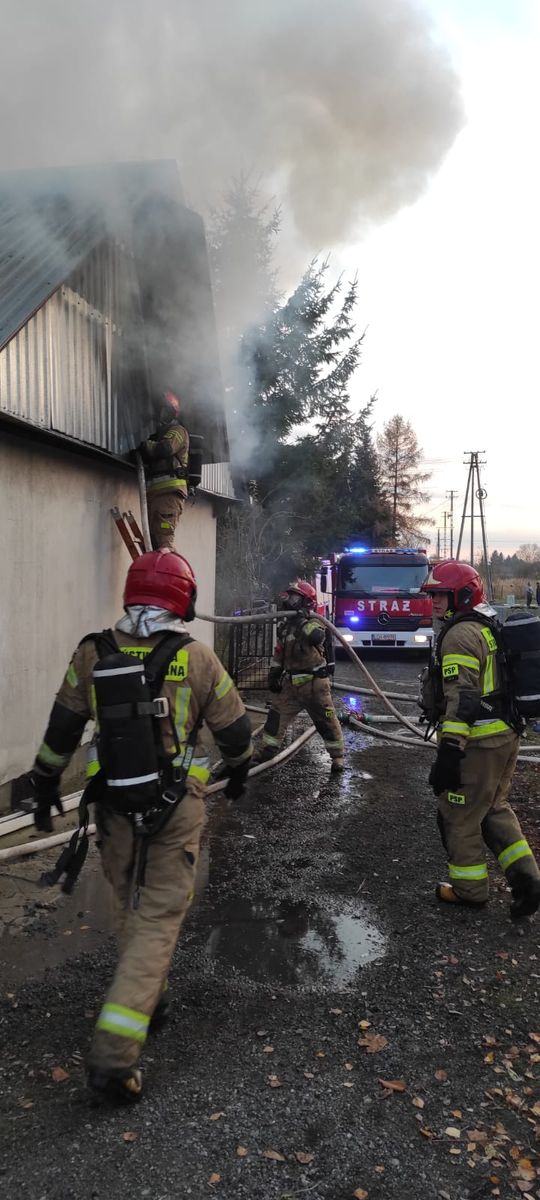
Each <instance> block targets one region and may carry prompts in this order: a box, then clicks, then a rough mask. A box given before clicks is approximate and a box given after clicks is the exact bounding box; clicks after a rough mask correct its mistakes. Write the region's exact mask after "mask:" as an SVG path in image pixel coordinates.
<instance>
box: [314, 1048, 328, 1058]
mask: <svg viewBox="0 0 540 1200" xmlns="http://www.w3.org/2000/svg"><path fill="white" fill-rule="evenodd" d="M315 1058H326V1054H325V1052H324V1050H316V1051H315Z"/></svg>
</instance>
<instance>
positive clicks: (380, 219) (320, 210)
mask: <svg viewBox="0 0 540 1200" xmlns="http://www.w3.org/2000/svg"><path fill="white" fill-rule="evenodd" d="M2 30H3V35H4V42H5V44H6V46H9V54H7V55H5V56H4V58H5V61H4V62H3V66H2V71H1V72H0V111H2V112H3V113H4V114H5V115H6V119H5V120H4V121H3V122H1V123H0V169H18V168H40V167H56V166H60V165H77V164H81V163H82V164H84V163H95V162H111V161H112V162H119V161H124V160H128V161H129V160H139V159H158V158H176V159H178V160H179V162H180V170H181V175H182V180H183V184H184V190H185V194H186V197H187V200H188V202H189V203H190V204H191V205H192V206H193V207H195V208H196V209H197V210H198V211H200V212H201V213H202V214H203V215H204V216H205V217H206V218H208V216H209V215H210V214H211V212H212V209H215V207H216V206H219V205H220V203H222V202H223V197H224V195H226V193H227V190H228V189H230V186H231V182H232V180H233V179H234V178H235V177H236V178H238V176H239V175H241V174H244V175H247V176H248V178H250V179H254V180H256V181H257V180H260V181H261V189H262V190H263V194H265V192H266V194H267V195H269V196H270V198H271V197H272V195H274V196H275V199H276V201H277V202H278V203H280V204H281V205H282V212H283V227H282V231H281V233H280V253H281V261H282V263H283V262H285V263H286V268H285V270H284V271H283V272H282V276H281V283H282V285H283V288H284V289H285V288H286V287H287V286H288V285H291V286H294V284H295V283H296V282H297V281H298V278H299V275H300V274H301V272H302V270H303V268H304V267H305V266H306V265H307V263H308V262H309V261H310V260H311V259H312V257H313V256H314V255H317V254H318V253H319V254H322V255H324V256H326V255H327V254H328V253H331V256H332V263H333V265H334V267H335V269H336V272H338V271H340V270H342V271H343V272H344V273H345V275H346V276H347V277H350V276H352V275H355V274H357V275H358V280H359V306H358V326H359V328H360V329H361V328H364V327H365V328H366V330H367V334H366V339H365V344H364V352H363V361H362V366H361V369H360V370H359V372H358V374H357V377H356V378H355V380H354V384H353V396H354V403H355V404H357V405H361V404H362V403H363V402H364V401H365V400H366V399H367V398H368V397H369V395H370V394H372V393H373V392H377V394H378V397H379V399H378V404H377V422H378V424H379V425H381V424H382V423H383V422H384V421H385V420H386V419H388V418H389V417H390V416H392V415H393V414H394V413H396V412H399V413H402V414H403V415H404V416H405V417H406V418H407V419H409V420H410V421H411V423H412V425H413V427H414V428H415V430H416V431H417V434H418V438H419V441H420V444H421V445H422V447H423V449H424V452H425V458H426V465H427V466H428V467H430V468H433V478H432V480H431V492H432V494H431V499H430V502H429V511H430V512H431V515H432V516H433V517H434V518H435V519H436V520H437V521H439V519H440V517H441V513H442V511H443V510H444V504H445V493H446V491H447V490H448V489H454V490H457V492H458V496H457V500H456V507H457V509H458V510H459V504H460V501H462V500H463V494H464V489H465V482H466V471H465V467H464V466H463V452H464V451H470V450H481V451H483V452H484V457H485V459H486V465H485V467H484V474H483V484H484V486H485V488H486V490H487V518H488V533H489V540H490V545H491V547H492V548H497V549H499V550H503V551H504V550H509V551H511V550H513V549H515V548H516V547H517V546H518V545H519V544H520V543H522V542H524V541H539V542H540V520H538V518H537V511H536V490H537V489H536V467H537V458H538V451H539V446H538V443H539V440H540V439H539V434H538V432H537V430H536V427H535V426H536V424H537V423H538V422H537V419H536V412H537V408H538V398H539V382H540V380H539V374H540V367H539V366H538V356H537V353H536V344H535V343H536V337H535V334H536V327H537V303H536V301H537V296H536V292H537V280H538V279H539V278H540V240H539V236H538V214H539V212H540V203H539V201H540V166H539V161H538V151H537V145H538V135H537V128H536V125H537V113H538V112H539V111H540V72H538V70H537V63H538V57H539V50H540V5H539V4H538V0H332V3H331V4H329V3H328V0H271V2H270V0H266V2H265V0H259V2H258V3H257V2H254V0H226V2H225V0H152V2H151V3H150V0H47V3H44V2H43V0H3V26H2ZM239 276H240V277H242V273H241V271H240V273H239ZM238 291H239V296H238V300H239V301H240V302H242V301H245V299H246V297H245V292H246V289H245V286H244V285H243V283H242V286H241V287H239V289H238ZM250 303H251V302H250ZM258 315H259V314H257V313H254V312H252V311H251V310H250V311H249V314H246V317H248V316H249V323H251V321H252V320H255V319H256V318H257V316H258ZM245 403H246V418H247V419H248V420H249V411H248V409H249V403H250V400H249V390H248V389H246V396H245ZM537 521H538V523H537ZM440 523H441V525H442V520H441V521H440ZM435 537H436V534H435Z"/></svg>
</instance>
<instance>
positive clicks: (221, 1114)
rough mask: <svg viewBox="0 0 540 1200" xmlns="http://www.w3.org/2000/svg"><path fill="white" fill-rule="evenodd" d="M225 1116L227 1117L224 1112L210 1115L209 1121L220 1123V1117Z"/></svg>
mask: <svg viewBox="0 0 540 1200" xmlns="http://www.w3.org/2000/svg"><path fill="white" fill-rule="evenodd" d="M224 1116H225V1113H224V1112H215V1113H210V1116H209V1118H208V1120H209V1121H219V1119H220V1117H224Z"/></svg>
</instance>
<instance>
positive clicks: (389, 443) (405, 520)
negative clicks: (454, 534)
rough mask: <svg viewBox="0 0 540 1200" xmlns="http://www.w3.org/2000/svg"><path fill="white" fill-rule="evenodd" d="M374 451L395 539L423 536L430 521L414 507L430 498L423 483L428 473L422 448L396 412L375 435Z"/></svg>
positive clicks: (406, 423)
mask: <svg viewBox="0 0 540 1200" xmlns="http://www.w3.org/2000/svg"><path fill="white" fill-rule="evenodd" d="M377 451H378V456H379V468H380V481H381V489H382V494H383V497H384V499H385V500H386V501H387V503H388V504H389V505H390V508H391V511H392V537H393V539H394V541H395V542H400V541H403V540H404V538H411V537H412V538H419V537H421V538H424V539H426V537H427V535H426V532H425V527H426V526H427V525H433V521H431V520H429V519H428V518H427V517H422V516H421V515H419V514H418V513H417V511H416V510H417V508H418V506H419V505H422V504H425V503H426V502H427V500H428V499H429V495H428V493H427V492H425V491H424V490H423V485H424V484H425V483H427V481H428V479H430V478H431V472H430V471H425V470H423V469H422V450H421V449H420V446H419V445H418V439H417V437H416V434H415V432H414V429H413V427H412V425H411V423H410V421H406V420H405V418H404V417H402V416H401V415H400V414H399V413H396V415H395V416H394V417H391V418H390V420H389V421H387V422H386V425H385V426H384V427H383V431H382V433H380V434H379V435H378V437H377ZM427 540H428V541H429V540H430V539H429V538H427Z"/></svg>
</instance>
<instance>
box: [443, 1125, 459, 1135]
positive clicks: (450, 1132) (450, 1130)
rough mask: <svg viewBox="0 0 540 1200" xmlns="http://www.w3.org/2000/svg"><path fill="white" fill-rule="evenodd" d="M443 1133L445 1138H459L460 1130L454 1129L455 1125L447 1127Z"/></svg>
mask: <svg viewBox="0 0 540 1200" xmlns="http://www.w3.org/2000/svg"><path fill="white" fill-rule="evenodd" d="M444 1132H445V1134H446V1136H447V1137H450V1138H459V1137H461V1130H460V1129H456V1127H455V1125H448V1126H447V1127H446V1129H445V1131H444Z"/></svg>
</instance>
